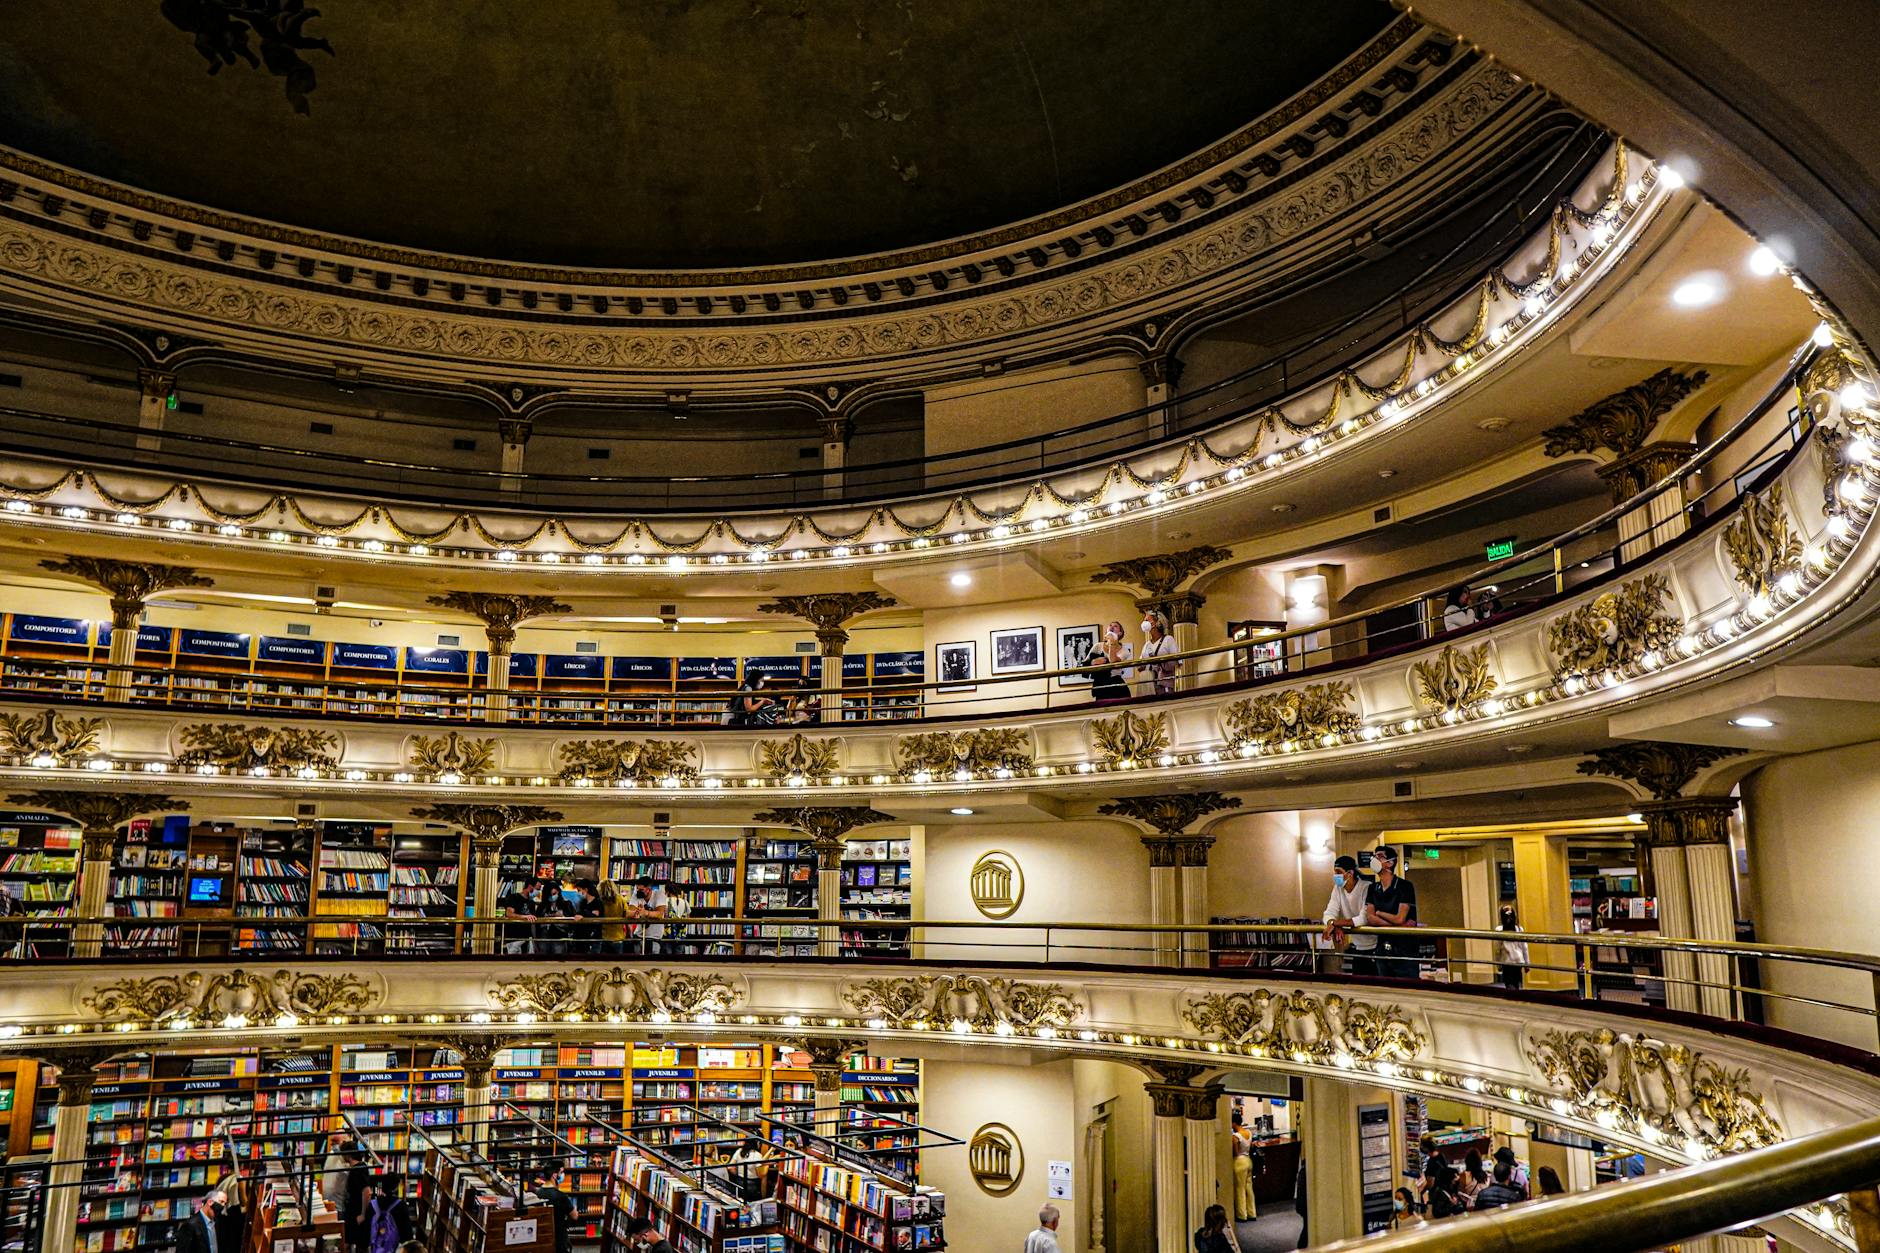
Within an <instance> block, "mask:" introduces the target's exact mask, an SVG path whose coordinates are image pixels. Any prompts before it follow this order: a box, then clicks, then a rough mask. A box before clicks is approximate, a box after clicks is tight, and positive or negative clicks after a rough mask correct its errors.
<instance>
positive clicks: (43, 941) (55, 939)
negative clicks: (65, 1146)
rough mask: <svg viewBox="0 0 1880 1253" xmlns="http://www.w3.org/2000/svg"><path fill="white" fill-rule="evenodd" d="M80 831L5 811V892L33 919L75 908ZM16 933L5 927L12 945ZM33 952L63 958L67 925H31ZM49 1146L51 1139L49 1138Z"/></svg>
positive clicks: (53, 817)
mask: <svg viewBox="0 0 1880 1253" xmlns="http://www.w3.org/2000/svg"><path fill="white" fill-rule="evenodd" d="M78 857H79V830H78V828H77V827H74V826H71V825H70V824H69V823H68V822H67V821H66V820H65V819H64V818H61V817H59V816H58V815H57V814H47V813H33V812H28V811H23V810H9V811H5V812H0V892H5V893H6V894H7V895H8V896H11V897H12V898H13V899H14V900H15V901H18V902H19V903H20V908H21V911H22V912H23V913H24V914H25V915H26V916H28V917H32V918H63V917H68V916H69V915H70V914H71V912H72V904H73V895H74V892H75V890H76V888H77V884H78ZM16 934H17V933H13V932H0V937H4V939H5V942H6V943H8V944H11V943H12V942H13V941H14V939H15V938H16ZM23 942H24V944H25V945H26V949H27V953H28V954H29V955H37V956H41V957H64V956H67V955H68V954H69V953H70V951H71V940H70V938H69V936H68V935H67V933H66V932H65V931H64V930H63V929H52V928H47V929H44V930H41V929H38V928H34V927H30V926H29V927H27V928H25V930H24V940H23ZM48 1147H50V1142H48Z"/></svg>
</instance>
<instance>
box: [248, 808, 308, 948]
mask: <svg viewBox="0 0 1880 1253" xmlns="http://www.w3.org/2000/svg"><path fill="white" fill-rule="evenodd" d="M314 842H315V833H314V831H313V829H312V828H311V827H292V828H287V829H285V830H249V831H244V832H242V833H241V847H240V851H239V853H238V855H237V858H236V876H235V917H236V919H237V925H236V928H235V949H236V951H237V952H243V953H304V952H305V951H306V949H307V926H306V924H305V923H281V922H273V921H270V920H271V919H278V918H292V917H296V916H304V915H306V914H308V913H310V912H312V906H313V864H314V847H313V846H314ZM243 920H246V921H243Z"/></svg>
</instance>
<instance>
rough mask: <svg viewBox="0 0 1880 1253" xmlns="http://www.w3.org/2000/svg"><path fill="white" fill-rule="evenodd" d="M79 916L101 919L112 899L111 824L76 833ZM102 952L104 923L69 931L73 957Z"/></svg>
mask: <svg viewBox="0 0 1880 1253" xmlns="http://www.w3.org/2000/svg"><path fill="white" fill-rule="evenodd" d="M78 838H79V849H80V854H79V859H80V864H79V868H78V902H77V904H78V916H79V917H80V918H102V917H104V915H105V914H106V913H107V912H109V909H110V900H111V852H112V849H113V847H114V846H115V845H116V843H117V828H116V826H115V825H113V824H109V823H106V824H102V825H94V824H93V823H86V824H85V825H84V826H83V827H82V828H81V829H80V832H79V837H78ZM103 952H104V924H103V923H102V922H84V923H79V924H78V925H77V926H76V927H74V928H73V931H72V955H73V956H74V957H98V956H101V955H102V954H103Z"/></svg>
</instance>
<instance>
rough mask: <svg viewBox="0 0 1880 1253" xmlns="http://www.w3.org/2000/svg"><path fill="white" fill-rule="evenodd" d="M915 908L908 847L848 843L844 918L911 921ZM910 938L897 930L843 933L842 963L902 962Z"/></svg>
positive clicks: (903, 842)
mask: <svg viewBox="0 0 1880 1253" xmlns="http://www.w3.org/2000/svg"><path fill="white" fill-rule="evenodd" d="M913 902H914V863H913V853H912V841H910V840H908V839H905V838H903V839H877V840H850V841H849V842H848V844H846V845H845V846H844V847H843V850H842V916H843V917H844V918H852V919H857V920H867V921H878V922H896V921H906V920H911V919H912V918H913V916H914V913H913V908H914V907H913ZM911 934H912V933H911V932H910V931H909V930H908V929H907V928H905V927H896V928H891V929H888V928H881V929H877V928H872V927H871V928H868V929H865V930H864V929H862V928H856V929H854V930H849V929H847V928H845V929H844V930H843V932H842V955H843V956H844V957H905V956H907V954H908V951H909V940H910V938H911Z"/></svg>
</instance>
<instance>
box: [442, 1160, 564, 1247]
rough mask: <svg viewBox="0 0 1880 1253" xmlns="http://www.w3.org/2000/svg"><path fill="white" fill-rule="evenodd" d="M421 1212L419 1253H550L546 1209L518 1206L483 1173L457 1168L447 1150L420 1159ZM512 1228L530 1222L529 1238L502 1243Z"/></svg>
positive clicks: (550, 1222) (550, 1219)
mask: <svg viewBox="0 0 1880 1253" xmlns="http://www.w3.org/2000/svg"><path fill="white" fill-rule="evenodd" d="M420 1170H421V1180H422V1182H421V1189H422V1193H423V1196H424V1206H425V1210H426V1214H425V1219H426V1221H424V1222H423V1223H420V1224H418V1228H417V1229H418V1230H419V1231H420V1232H421V1233H422V1239H423V1248H424V1253H494V1251H495V1250H497V1249H500V1250H502V1253H551V1251H552V1250H553V1249H554V1247H555V1219H554V1215H553V1214H552V1213H551V1212H550V1210H549V1208H548V1207H547V1206H546V1205H539V1204H529V1203H528V1201H527V1198H526V1197H525V1198H523V1202H522V1203H520V1204H518V1202H517V1201H516V1199H515V1198H514V1197H513V1196H512V1195H511V1193H510V1192H509V1190H508V1188H507V1187H506V1186H503V1185H502V1184H499V1183H498V1182H497V1181H496V1180H494V1179H493V1178H492V1177H491V1176H490V1175H489V1173H488V1172H487V1171H484V1170H482V1169H478V1168H476V1167H472V1166H469V1165H467V1164H464V1163H462V1162H459V1161H458V1160H457V1158H456V1156H455V1154H454V1153H452V1152H451V1151H450V1150H448V1149H444V1150H440V1149H427V1150H426V1151H425V1154H424V1157H423V1158H422V1159H421V1167H420ZM512 1222H525V1223H529V1222H532V1223H533V1226H531V1227H529V1228H527V1229H526V1230H528V1231H530V1232H531V1233H532V1236H531V1238H528V1239H519V1240H516V1241H513V1242H511V1241H510V1240H508V1239H507V1237H508V1234H509V1231H510V1227H509V1224H510V1223H512Z"/></svg>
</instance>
